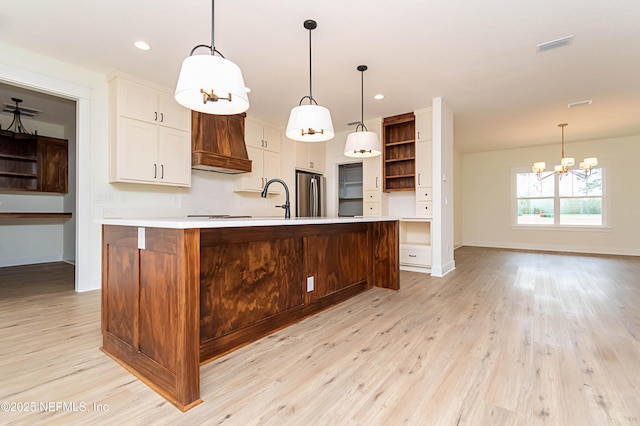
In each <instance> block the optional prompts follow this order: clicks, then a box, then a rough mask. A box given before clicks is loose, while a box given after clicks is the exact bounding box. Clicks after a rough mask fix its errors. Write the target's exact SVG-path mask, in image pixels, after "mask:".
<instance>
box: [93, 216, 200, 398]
mask: <svg viewBox="0 0 640 426" xmlns="http://www.w3.org/2000/svg"><path fill="white" fill-rule="evenodd" d="M144 234H145V238H144V243H143V246H144V247H142V248H139V244H141V243H140V241H139V238H138V228H137V227H117V226H105V227H104V228H103V298H102V302H103V306H102V310H103V325H102V327H103V351H104V352H105V353H107V354H108V355H110V356H111V357H112V358H114V359H115V360H116V361H118V362H119V363H120V364H122V365H123V366H124V367H125V368H127V369H128V370H129V371H131V372H132V373H134V374H135V375H136V376H138V377H139V378H140V379H141V380H143V381H144V382H145V383H147V384H148V385H149V386H150V387H151V388H152V389H154V390H156V391H157V392H158V393H160V394H161V395H162V396H164V397H165V398H166V399H168V400H169V401H170V402H172V403H173V404H174V405H176V406H177V407H178V408H180V409H181V410H187V409H189V408H190V407H192V406H193V405H195V404H197V403H199V402H201V400H200V399H199V392H200V389H199V386H200V385H199V383H200V382H199V339H198V335H199V333H198V330H199V322H198V320H199V288H200V287H199V274H198V271H199V264H198V262H199V258H200V256H199V230H197V229H191V230H178V229H159V228H144ZM123 330H124V331H128V330H131V331H132V332H130V333H129V332H123Z"/></svg>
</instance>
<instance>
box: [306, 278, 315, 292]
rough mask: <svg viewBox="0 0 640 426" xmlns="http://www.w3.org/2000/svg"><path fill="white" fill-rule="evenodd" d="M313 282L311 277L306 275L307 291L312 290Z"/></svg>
mask: <svg viewBox="0 0 640 426" xmlns="http://www.w3.org/2000/svg"><path fill="white" fill-rule="evenodd" d="M313 288H314V282H313V277H307V292H310V291H313Z"/></svg>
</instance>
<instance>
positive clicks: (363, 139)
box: [344, 65, 382, 158]
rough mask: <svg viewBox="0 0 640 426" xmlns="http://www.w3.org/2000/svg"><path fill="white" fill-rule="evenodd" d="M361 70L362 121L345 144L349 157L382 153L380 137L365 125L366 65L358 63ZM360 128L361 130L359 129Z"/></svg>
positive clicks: (345, 150)
mask: <svg viewBox="0 0 640 426" xmlns="http://www.w3.org/2000/svg"><path fill="white" fill-rule="evenodd" d="M357 70H358V71H360V77H361V78H360V114H361V116H360V123H358V125H357V126H356V131H355V132H353V133H349V136H347V143H346V144H345V146H344V155H346V156H347V157H356V158H368V157H376V156H378V155H380V154H381V153H382V148H381V146H380V139H379V138H378V135H377V134H376V133H375V132H370V131H368V130H367V126H365V125H364V72H365V71H366V70H367V66H366V65H358V68H357ZM358 130H360V131H358Z"/></svg>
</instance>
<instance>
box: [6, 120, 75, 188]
mask: <svg viewBox="0 0 640 426" xmlns="http://www.w3.org/2000/svg"><path fill="white" fill-rule="evenodd" d="M67 191H68V141H67V140H65V139H57V138H51V137H47V136H39V135H30V134H24V133H15V132H11V131H8V130H0V192H55V193H60V194H66V193H67Z"/></svg>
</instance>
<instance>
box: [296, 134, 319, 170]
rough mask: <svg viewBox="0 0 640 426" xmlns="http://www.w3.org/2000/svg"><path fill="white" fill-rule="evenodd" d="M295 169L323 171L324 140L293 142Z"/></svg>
mask: <svg viewBox="0 0 640 426" xmlns="http://www.w3.org/2000/svg"><path fill="white" fill-rule="evenodd" d="M293 149H294V151H295V152H294V161H295V166H296V169H299V170H306V171H309V172H315V173H324V172H325V167H326V164H325V163H326V160H325V143H324V142H297V141H296V142H294V144H293Z"/></svg>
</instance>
